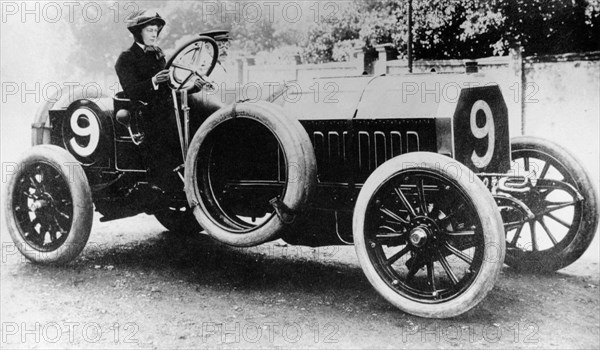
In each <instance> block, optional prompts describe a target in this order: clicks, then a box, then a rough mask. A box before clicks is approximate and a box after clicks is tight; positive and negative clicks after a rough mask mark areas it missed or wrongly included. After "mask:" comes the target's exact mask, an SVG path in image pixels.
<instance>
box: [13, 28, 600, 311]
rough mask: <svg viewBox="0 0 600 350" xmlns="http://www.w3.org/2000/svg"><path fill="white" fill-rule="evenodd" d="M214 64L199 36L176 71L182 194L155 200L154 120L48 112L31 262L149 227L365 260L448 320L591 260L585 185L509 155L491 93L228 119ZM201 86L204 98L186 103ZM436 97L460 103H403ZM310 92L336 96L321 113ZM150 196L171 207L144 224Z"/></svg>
mask: <svg viewBox="0 0 600 350" xmlns="http://www.w3.org/2000/svg"><path fill="white" fill-rule="evenodd" d="M217 50H218V49H217V45H216V43H215V42H214V41H213V40H212V39H211V38H209V37H205V36H199V37H197V38H195V39H194V40H192V41H190V42H188V43H187V44H185V45H183V46H182V47H180V48H179V49H177V50H176V52H175V54H174V55H173V56H172V57H171V58H170V60H169V61H168V67H169V69H170V73H171V81H170V87H171V89H172V93H173V101H174V104H175V105H176V106H177V107H176V108H174V111H173V115H171V116H165V118H166V117H169V118H176V119H177V122H178V124H177V125H178V129H179V130H178V131H179V135H180V140H179V141H180V144H181V153H178V154H174V155H173V156H174V157H180V159H181V165H180V166H179V167H177V168H176V169H173V171H175V172H177V173H178V174H179V175H180V178H181V191H178V192H176V193H163V192H158V191H156V190H155V186H154V187H153V186H152V184H151V183H149V182H148V177H147V164H146V162H145V160H144V159H145V157H146V153H145V152H146V151H145V147H144V144H145V143H148V142H153V140H149V139H147V138H145V137H144V125H143V122H144V115H145V111H146V110H147V108H149V107H148V106H147V105H146V104H145V103H143V102H139V101H130V100H128V99H125V98H123V97H122V95H121V94H117V95H116V96H114V97H107V96H105V97H102V98H98V99H90V98H86V97H85V96H83V95H81V94H78V93H74V94H73V93H71V94H65V96H63V98H62V99H60V100H58V101H56V102H55V103H48V104H46V105H45V106H43V107H42V108H40V110H39V112H38V115H37V116H36V120H35V123H34V125H33V144H34V146H33V147H32V148H31V149H30V150H28V151H27V152H26V153H25V154H24V155H23V158H22V159H21V162H20V167H19V169H18V171H17V172H16V173H15V174H14V176H12V177H11V179H10V181H9V183H8V184H7V190H6V191H5V193H6V198H5V199H6V200H5V203H6V204H5V213H6V218H7V225H8V227H9V229H10V234H11V237H12V239H13V240H14V243H15V244H16V245H17V247H18V249H19V250H20V251H21V252H22V253H23V254H24V255H25V256H26V257H27V258H29V259H30V260H32V261H34V262H37V263H52V264H57V263H65V262H68V261H70V260H72V259H74V258H75V257H76V256H77V255H78V254H79V253H80V252H81V250H82V249H83V248H84V246H85V244H86V242H87V240H88V237H89V235H90V230H91V226H92V218H93V215H94V214H93V213H94V210H95V211H96V212H98V214H99V215H101V218H100V220H101V221H106V220H113V219H118V218H123V217H127V216H133V215H137V214H139V213H143V212H146V213H148V214H153V215H155V216H156V218H157V219H158V220H159V221H160V223H162V224H163V226H165V227H166V228H167V229H168V230H171V231H173V232H176V233H186V234H199V232H200V231H203V232H205V233H206V234H208V235H209V236H211V237H212V238H214V239H215V240H218V241H220V242H223V243H226V244H229V245H232V246H238V247H249V246H255V245H259V244H262V243H265V242H268V241H272V240H275V239H283V240H285V241H286V242H288V243H290V244H298V245H309V246H324V245H344V244H353V245H354V246H355V248H356V253H357V255H358V260H359V262H360V265H361V267H362V269H363V271H364V273H365V275H366V276H367V278H368V280H369V281H370V282H371V284H372V285H373V286H374V287H375V289H376V290H377V291H378V292H379V293H380V294H381V295H383V296H384V297H385V298H386V299H387V300H388V301H389V302H391V303H392V304H394V305H395V306H397V307H398V308H400V309H402V310H404V311H406V312H408V313H411V314H414V315H419V316H424V317H440V318H442V317H452V316H456V315H459V314H461V313H464V312H466V311H467V310H469V309H471V308H473V307H474V306H475V305H477V304H478V303H479V302H480V301H481V300H482V299H483V298H484V297H485V295H486V294H487V293H488V292H489V291H490V290H491V289H492V287H493V285H494V283H495V281H496V279H497V277H498V274H499V272H500V270H501V268H502V266H503V263H506V264H507V265H509V266H511V267H513V268H517V269H521V270H534V271H536V270H537V271H554V270H557V269H560V268H563V267H565V266H567V265H569V264H571V263H572V262H574V261H575V260H576V259H578V258H579V257H580V256H581V255H582V254H583V252H584V251H585V250H586V248H587V247H588V246H589V245H590V243H591V241H592V239H593V237H594V234H595V232H596V229H597V226H598V203H597V202H598V200H597V195H596V191H595V189H594V186H593V183H592V181H591V180H590V177H589V176H588V175H587V173H586V172H585V170H584V169H583V167H582V166H581V164H580V163H579V162H578V161H577V160H576V158H575V157H574V156H573V155H572V154H570V153H569V152H567V151H566V150H565V149H563V148H561V147H560V146H558V145H556V144H555V143H553V142H550V141H547V140H543V139H539V138H533V137H523V136H520V137H515V138H513V139H510V137H509V129H508V121H509V118H508V111H507V107H506V104H505V102H504V99H503V97H502V93H501V90H500V88H499V87H498V86H497V85H490V84H484V83H487V81H485V80H483V78H482V76H481V75H479V74H448V75H446V74H437V75H418V74H414V75H405V76H375V77H372V76H358V77H347V78H336V79H326V80H312V81H310V82H304V83H303V82H293V83H289V84H286V85H285V86H283V85H282V87H281V88H280V89H278V90H275V91H273V92H272V93H271V94H269V95H268V98H266V99H265V100H262V101H255V100H254V101H237V102H235V103H223V102H222V101H221V100H220V99H219V98H218V97H217V95H216V94H214V93H213V92H214V89H212V88H214V86H212V85H211V84H210V83H208V81H209V80H210V74H211V72H212V70H213V68H214V67H215V65H216V64H217V60H216V57H217V56H218V55H217ZM207 53H208V57H209V59H208V60H200V59H198V58H197V57H198V56H199V55H201V54H207ZM200 62H204V63H200ZM207 62H208V63H207ZM194 79H202V80H203V81H205V82H207V84H206V89H205V90H204V91H202V92H199V93H196V94H191V95H189V96H188V94H187V92H186V87H187V86H189V85H190V84H191V83H192V81H193V80H194ZM431 81H433V82H436V83H440V84H442V85H443V86H450V85H452V86H454V87H455V92H456V93H455V97H454V98H435V96H433V97H432V98H423V95H421V94H414V93H406V92H407V91H413V90H409V89H406V86H407V84H412V85H413V86H421V85H422V84H423V83H426V82H431ZM478 82H479V83H481V84H474V83H478ZM315 83H323V84H330V85H328V86H335V87H336V90H335V94H333V95H327V94H323V95H322V96H317V95H315V89H314V88H311V87H314V86H315V85H314V84H315ZM323 86H324V85H323ZM446 97H447V96H446ZM156 196H162V197H160V198H162V200H161V201H160V203H163V205H162V206H156V205H152V206H148V205H147V204H148V203H149V202H153V203H155V202H156V201H154V200H152V199H154V198H156Z"/></svg>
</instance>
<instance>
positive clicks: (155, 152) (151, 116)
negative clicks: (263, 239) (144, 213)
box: [115, 10, 200, 192]
mask: <svg viewBox="0 0 600 350" xmlns="http://www.w3.org/2000/svg"><path fill="white" fill-rule="evenodd" d="M164 26H165V20H164V19H162V18H161V17H160V15H159V14H158V13H157V12H154V11H152V12H150V11H148V10H142V11H136V12H134V13H132V14H131V15H130V16H129V17H128V19H127V29H128V30H129V31H130V32H131V33H132V34H133V37H134V39H135V42H134V43H133V45H131V47H130V48H129V49H127V50H126V51H123V52H122V53H121V55H120V56H119V58H118V60H117V63H116V65H115V70H116V71H117V75H118V77H119V81H120V83H121V86H122V87H123V91H124V92H125V96H126V97H127V98H129V99H131V100H139V101H144V102H146V103H148V107H147V108H146V113H145V114H144V116H143V125H144V127H143V128H144V132H145V134H146V137H145V141H144V144H145V145H144V146H145V147H146V150H147V152H146V153H147V155H148V157H147V159H148V162H149V164H148V167H149V170H150V171H149V174H148V175H149V177H150V181H151V182H152V183H154V184H155V185H157V186H158V187H160V189H161V190H164V191H167V192H173V191H181V190H182V189H183V184H182V182H181V180H180V179H179V177H178V176H177V175H176V173H174V172H173V169H175V168H176V167H177V166H179V165H180V164H182V163H183V159H181V148H180V143H179V133H178V130H177V123H176V121H175V117H174V106H173V100H172V97H171V92H170V89H169V87H168V85H167V84H165V83H166V82H168V81H169V71H168V70H167V69H164V68H165V65H166V60H165V55H164V54H163V52H162V50H161V49H160V48H159V47H158V46H156V41H157V39H158V36H159V34H160V32H161V30H162V29H163V27H164ZM195 85H196V86H195V88H194V89H192V90H191V91H189V92H190V93H193V92H196V91H198V90H199V88H200V86H199V85H198V84H195Z"/></svg>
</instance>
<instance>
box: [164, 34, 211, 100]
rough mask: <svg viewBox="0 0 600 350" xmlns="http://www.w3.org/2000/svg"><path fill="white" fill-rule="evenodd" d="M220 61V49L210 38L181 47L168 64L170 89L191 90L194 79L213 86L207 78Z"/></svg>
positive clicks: (194, 40)
mask: <svg viewBox="0 0 600 350" xmlns="http://www.w3.org/2000/svg"><path fill="white" fill-rule="evenodd" d="M218 59H219V47H218V46H217V43H216V42H215V41H214V40H213V39H212V38H211V37H208V36H200V37H196V38H194V39H192V40H190V41H188V42H186V43H185V44H183V45H182V46H180V47H179V48H178V49H177V50H176V51H175V54H173V56H171V58H170V59H169V61H168V62H167V65H166V66H165V69H168V70H169V78H170V79H169V87H170V88H171V89H174V90H178V91H179V90H185V89H190V88H192V87H193V86H194V79H192V78H193V77H197V78H198V79H200V80H201V81H202V82H203V83H205V84H207V85H209V86H210V85H211V84H210V82H209V81H208V79H207V77H208V76H209V75H210V73H212V71H213V69H215V66H216V65H217V60H218Z"/></svg>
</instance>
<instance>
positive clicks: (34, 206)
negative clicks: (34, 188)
mask: <svg viewBox="0 0 600 350" xmlns="http://www.w3.org/2000/svg"><path fill="white" fill-rule="evenodd" d="M49 204H50V203H48V201H47V200H44V199H38V200H36V201H34V202H33V203H31V205H30V206H29V209H31V211H32V212H34V213H36V212H38V211H42V210H43V209H44V208H46V207H47V206H48V205H49Z"/></svg>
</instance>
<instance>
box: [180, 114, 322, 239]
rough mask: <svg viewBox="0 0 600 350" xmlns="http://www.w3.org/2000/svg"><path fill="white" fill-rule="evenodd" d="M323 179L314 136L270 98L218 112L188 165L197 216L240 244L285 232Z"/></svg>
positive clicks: (211, 230) (199, 135)
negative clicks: (267, 101)
mask: <svg viewBox="0 0 600 350" xmlns="http://www.w3.org/2000/svg"><path fill="white" fill-rule="evenodd" d="M316 182H317V165H316V159H315V154H314V150H313V147H312V144H311V142H310V138H309V136H308V134H307V133H306V131H305V130H304V128H303V127H302V125H301V124H300V122H299V121H298V120H297V119H296V118H294V117H293V116H290V115H288V114H286V113H283V111H282V110H281V109H280V108H277V107H276V106H273V105H270V104H268V103H265V102H259V103H241V104H234V105H232V106H229V107H226V108H223V109H221V110H219V111H217V112H215V113H214V114H213V115H211V116H210V117H209V118H208V119H207V120H206V121H205V122H204V123H203V124H202V126H201V127H200V128H199V129H198V131H197V132H196V134H195V135H194V138H193V139H192V141H191V143H190V148H189V150H188V154H187V158H186V163H185V192H186V196H187V199H188V202H189V204H190V207H191V208H192V209H193V212H194V215H195V216H196V219H197V220H198V222H199V223H200V225H201V226H202V227H203V228H204V229H205V230H206V232H207V233H208V234H209V235H210V236H212V237H213V238H215V239H216V240H218V241H220V242H223V243H226V244H229V245H232V246H238V247H249V246H254V245H258V244H261V243H264V242H267V241H270V240H273V239H276V238H278V237H279V235H280V234H282V233H283V232H284V230H285V229H286V228H287V227H289V225H292V224H293V223H294V222H295V221H296V219H297V217H298V215H302V213H303V212H304V210H305V209H306V208H307V206H308V204H309V203H310V200H311V198H312V195H313V193H314V191H315V188H316ZM250 218H252V219H250ZM256 218H260V219H259V220H256Z"/></svg>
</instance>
